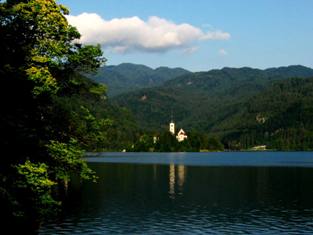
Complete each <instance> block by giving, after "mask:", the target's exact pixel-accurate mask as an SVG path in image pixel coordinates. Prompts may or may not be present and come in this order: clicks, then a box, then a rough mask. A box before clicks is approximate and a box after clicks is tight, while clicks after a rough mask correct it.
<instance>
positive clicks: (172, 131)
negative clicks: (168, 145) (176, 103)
mask: <svg viewBox="0 0 313 235" xmlns="http://www.w3.org/2000/svg"><path fill="white" fill-rule="evenodd" d="M170 133H171V134H172V135H175V123H174V118H173V110H172V112H171V122H170Z"/></svg>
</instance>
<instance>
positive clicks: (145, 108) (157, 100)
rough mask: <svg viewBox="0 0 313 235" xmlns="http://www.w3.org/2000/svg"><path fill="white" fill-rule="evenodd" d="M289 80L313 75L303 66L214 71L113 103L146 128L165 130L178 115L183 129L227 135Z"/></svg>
mask: <svg viewBox="0 0 313 235" xmlns="http://www.w3.org/2000/svg"><path fill="white" fill-rule="evenodd" d="M290 77H295V78H308V77H313V70H312V69H310V68H307V67H303V66H289V67H281V68H271V69H266V70H260V69H252V68H238V69H236V68H224V69H221V70H211V71H208V72H199V73H193V74H187V75H184V76H180V77H178V78H176V79H173V80H170V81H168V82H166V83H165V84H164V85H162V86H160V87H158V88H149V89H142V90H139V91H135V92H130V93H128V94H123V95H120V96H118V97H116V98H114V102H115V103H117V104H119V105H121V106H123V107H127V108H128V109H130V110H131V111H132V112H133V114H134V115H135V117H136V120H137V121H138V123H140V124H141V126H142V128H144V129H150V130H151V129H155V130H158V129H160V128H161V127H162V126H163V127H164V126H165V125H167V123H168V121H169V119H170V115H171V110H173V113H174V119H175V121H176V122H177V124H178V126H181V127H184V129H186V130H191V129H195V130H198V131H200V132H205V133H212V132H214V133H215V134H217V135H219V136H225V135H226V134H227V133H233V132H234V130H233V129H235V128H236V122H239V123H240V122H245V121H246V120H242V119H239V118H238V117H242V116H241V114H242V113H243V112H245V111H246V110H245V109H243V107H244V104H246V103H247V102H249V101H250V100H251V99H252V98H253V97H255V96H256V95H258V94H260V93H261V92H264V91H265V90H266V89H267V88H268V87H270V86H271V85H272V84H273V83H275V82H277V81H280V80H286V79H288V78H290ZM230 117H231V118H230ZM231 123H233V124H231Z"/></svg>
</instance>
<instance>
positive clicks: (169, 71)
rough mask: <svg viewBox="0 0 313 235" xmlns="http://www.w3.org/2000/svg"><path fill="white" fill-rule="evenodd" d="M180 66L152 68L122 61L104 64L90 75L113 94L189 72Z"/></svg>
mask: <svg viewBox="0 0 313 235" xmlns="http://www.w3.org/2000/svg"><path fill="white" fill-rule="evenodd" d="M190 73H191V72H189V71H187V70H185V69H182V68H168V67H159V68H157V69H152V68H150V67H147V66H145V65H138V64H131V63H123V64H120V65H117V66H113V65H111V66H105V67H102V68H100V69H99V70H98V72H97V74H96V75H94V76H92V77H90V78H91V79H93V80H94V81H96V82H99V83H104V84H106V85H107V86H108V87H109V89H108V95H109V96H115V95H118V94H122V93H125V92H129V91H134V90H137V89H140V88H147V87H155V86H159V85H162V84H163V83H164V82H166V81H168V80H170V79H174V78H176V77H179V76H181V75H186V74H190Z"/></svg>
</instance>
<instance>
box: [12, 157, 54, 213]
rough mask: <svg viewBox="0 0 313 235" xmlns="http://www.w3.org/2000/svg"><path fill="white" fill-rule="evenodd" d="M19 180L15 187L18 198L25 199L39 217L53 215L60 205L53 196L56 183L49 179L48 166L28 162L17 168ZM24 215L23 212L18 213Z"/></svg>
mask: <svg viewBox="0 0 313 235" xmlns="http://www.w3.org/2000/svg"><path fill="white" fill-rule="evenodd" d="M16 169H17V172H18V179H17V181H16V183H15V184H16V185H15V187H16V188H17V191H18V192H19V194H18V197H23V201H24V202H27V203H28V204H29V205H28V206H30V207H31V208H33V213H35V214H38V216H39V217H42V216H45V215H47V214H48V213H52V211H54V209H55V207H56V206H59V205H60V203H58V202H56V201H55V200H54V199H53V198H52V196H51V189H52V186H54V185H55V184H56V183H55V182H53V181H51V180H50V179H49V177H48V166H47V165H46V164H44V163H32V162H31V161H29V160H27V161H26V162H25V163H24V164H19V165H17V166H16ZM18 214H19V215H20V216H22V215H23V211H20V212H19V213H18Z"/></svg>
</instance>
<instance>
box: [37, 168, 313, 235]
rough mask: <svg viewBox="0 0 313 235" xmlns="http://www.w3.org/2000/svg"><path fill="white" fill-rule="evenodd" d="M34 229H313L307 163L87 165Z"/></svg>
mask: <svg viewBox="0 0 313 235" xmlns="http://www.w3.org/2000/svg"><path fill="white" fill-rule="evenodd" d="M91 166H92V168H93V169H94V170H96V172H97V173H98V175H99V182H98V183H97V184H92V183H86V184H84V185H83V186H82V187H81V186H79V185H78V184H77V185H72V186H71V187H70V188H69V195H70V198H69V201H68V204H67V206H68V208H67V212H66V214H65V215H64V217H63V218H60V220H59V221H50V222H48V223H46V224H44V225H43V227H42V228H41V230H40V233H41V234H60V233H61V234H112V233H114V234H116V233H120V234H164V233H166V234H171V233H175V234H177V233H179V234H186V233H187V234H188V233H192V234H194V233H213V234H220V233H222V234H224V233H231V234H242V233H256V234H278V233H285V234H287V233H288V234H290V233H294V234H295V233H297V234H298V233H302V234H304V233H307V234H312V233H313V200H312V198H313V169H306V168H265V167H244V168H242V167H237V168H234V167H194V166H185V165H174V164H170V165H136V164H107V163H106V164H101V163H94V164H91Z"/></svg>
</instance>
